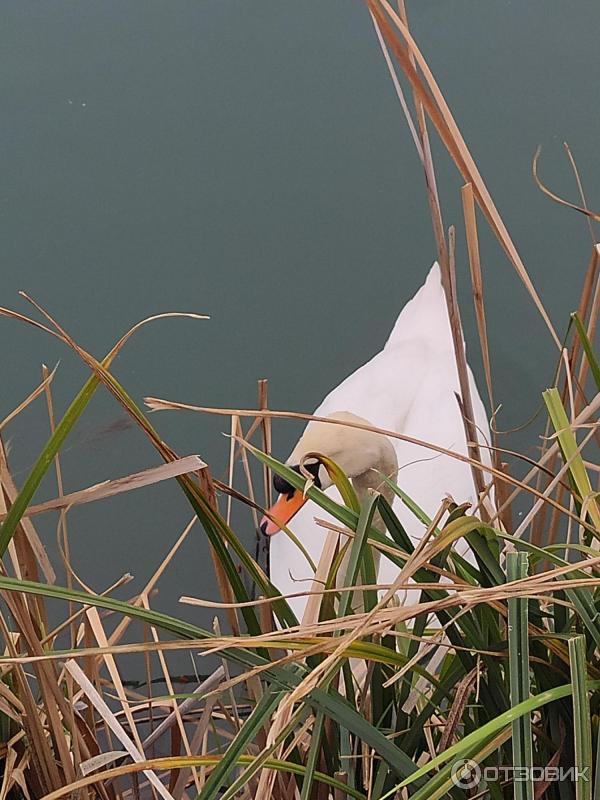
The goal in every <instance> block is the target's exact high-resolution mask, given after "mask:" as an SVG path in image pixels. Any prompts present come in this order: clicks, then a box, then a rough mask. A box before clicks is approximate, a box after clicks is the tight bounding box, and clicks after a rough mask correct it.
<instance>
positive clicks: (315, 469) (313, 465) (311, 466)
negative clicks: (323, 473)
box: [294, 461, 321, 489]
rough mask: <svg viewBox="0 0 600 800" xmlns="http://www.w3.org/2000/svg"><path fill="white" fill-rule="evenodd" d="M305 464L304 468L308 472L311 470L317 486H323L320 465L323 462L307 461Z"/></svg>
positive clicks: (318, 487)
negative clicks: (320, 477)
mask: <svg viewBox="0 0 600 800" xmlns="http://www.w3.org/2000/svg"><path fill="white" fill-rule="evenodd" d="M303 466H304V469H305V470H306V471H307V472H310V474H311V475H312V476H313V480H314V482H315V486H316V487H317V489H320V488H321V481H320V479H319V467H320V466H321V462H320V461H305V462H304V464H303ZM294 469H295V467H294Z"/></svg>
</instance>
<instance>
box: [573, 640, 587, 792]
mask: <svg viewBox="0 0 600 800" xmlns="http://www.w3.org/2000/svg"><path fill="white" fill-rule="evenodd" d="M585 651H586V646H585V636H574V637H573V638H571V639H569V660H570V664H571V680H572V681H573V740H574V747H575V767H576V768H578V775H577V777H576V779H575V797H576V800H592V722H591V717H590V701H589V697H588V685H587V669H586V652H585Z"/></svg>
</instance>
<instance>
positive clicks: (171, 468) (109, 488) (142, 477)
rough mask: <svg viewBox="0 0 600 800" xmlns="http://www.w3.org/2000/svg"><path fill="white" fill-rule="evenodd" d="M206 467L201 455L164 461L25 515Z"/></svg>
mask: <svg viewBox="0 0 600 800" xmlns="http://www.w3.org/2000/svg"><path fill="white" fill-rule="evenodd" d="M204 467H206V464H205V463H204V461H202V459H201V458H200V456H185V457H184V458H178V459H176V460H175V461H170V462H169V463H168V464H161V465H160V466H158V467H151V468H150V469H145V470H142V471H141V472H134V473H133V474H131V475H127V476H125V477H123V478H115V479H113V480H108V481H102V483H95V484H94V485H93V486H88V487H87V488H86V489H80V490H79V491H77V492H71V493H70V494H65V495H62V496H61V497H57V498H55V499H54V500H47V501H46V502H44V503H38V504H37V505H33V506H29V508H28V509H27V511H26V512H25V514H24V515H23V516H24V517H32V516H35V515H36V514H43V513H45V512H47V511H59V510H60V509H64V508H71V507H72V506H78V505H83V504H84V503H93V502H95V501H97V500H105V499H106V498H107V497H114V496H115V495H117V494H121V493H122V492H131V491H134V490H135V489H142V488H143V487H145V486H152V485H153V484H155V483H160V482H161V481H166V480H169V479H171V478H176V477H177V476H178V475H187V474H188V473H190V472H196V471H197V470H199V469H203V468H204ZM5 517H6V514H0V521H2V520H3V519H4V518H5Z"/></svg>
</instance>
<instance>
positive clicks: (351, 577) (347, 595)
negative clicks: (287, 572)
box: [338, 495, 378, 617]
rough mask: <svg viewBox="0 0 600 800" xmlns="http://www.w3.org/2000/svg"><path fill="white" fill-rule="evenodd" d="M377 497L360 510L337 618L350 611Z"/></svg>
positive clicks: (369, 500) (372, 498)
mask: <svg viewBox="0 0 600 800" xmlns="http://www.w3.org/2000/svg"><path fill="white" fill-rule="evenodd" d="M377 499H378V498H377V496H376V495H374V496H373V497H370V498H369V499H368V500H367V502H366V503H365V505H364V507H363V508H362V510H361V512H360V515H359V518H358V525H357V526H356V536H355V537H354V540H353V542H352V547H351V548H350V556H349V558H348V566H347V568H346V574H345V576H344V591H343V592H342V593H341V597H340V605H339V612H338V616H340V617H345V616H347V615H348V613H349V612H350V610H351V605H352V596H353V594H354V592H353V587H354V586H355V585H356V580H357V578H358V573H359V570H360V563H361V559H362V558H363V554H364V552H365V549H366V544H367V536H368V533H369V530H370V528H371V522H372V521H373V515H374V513H375V509H376V507H377Z"/></svg>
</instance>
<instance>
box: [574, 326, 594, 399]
mask: <svg viewBox="0 0 600 800" xmlns="http://www.w3.org/2000/svg"><path fill="white" fill-rule="evenodd" d="M571 319H572V320H573V322H574V323H575V329H576V330H577V335H578V336H579V340H580V341H581V345H582V347H583V352H584V353H585V356H586V358H587V360H588V364H589V365H590V371H591V373H592V377H593V378H594V382H595V384H596V389H597V390H598V391H599V392H600V364H598V359H597V358H596V354H595V353H594V350H593V348H592V344H591V342H590V340H589V338H588V335H587V333H586V330H585V327H584V326H583V323H582V322H581V318H580V317H579V314H578V313H577V312H575V313H573V314H571Z"/></svg>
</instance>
